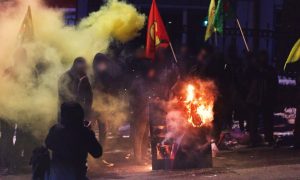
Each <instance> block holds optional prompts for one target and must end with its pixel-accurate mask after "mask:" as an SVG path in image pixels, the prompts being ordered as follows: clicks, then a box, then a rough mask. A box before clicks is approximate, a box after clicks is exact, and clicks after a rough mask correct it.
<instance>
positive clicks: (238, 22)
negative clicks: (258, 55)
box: [236, 18, 250, 52]
mask: <svg viewBox="0 0 300 180" xmlns="http://www.w3.org/2000/svg"><path fill="white" fill-rule="evenodd" d="M236 23H237V25H238V27H239V29H240V32H241V34H242V37H243V41H244V44H245V46H246V49H247V51H248V52H250V49H249V46H248V43H247V41H246V38H245V35H244V32H243V29H242V27H241V24H240V21H239V19H238V18H236Z"/></svg>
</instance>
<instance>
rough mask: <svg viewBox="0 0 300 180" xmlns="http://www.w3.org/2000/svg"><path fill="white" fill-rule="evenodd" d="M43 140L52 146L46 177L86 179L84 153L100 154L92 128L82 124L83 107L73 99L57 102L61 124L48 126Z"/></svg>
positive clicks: (73, 179)
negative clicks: (47, 132) (59, 103)
mask: <svg viewBox="0 0 300 180" xmlns="http://www.w3.org/2000/svg"><path fill="white" fill-rule="evenodd" d="M45 143H46V147H47V148H48V149H50V150H52V160H51V165H50V173H49V179H50V180H51V179H53V180H58V179H72V180H83V179H87V177H86V172H87V167H86V162H87V155H88V153H89V154H91V155H92V156H93V157H94V158H99V157H100V156H101V155H102V147H101V145H100V144H99V143H98V141H97V139H96V137H95V134H94V132H93V131H91V130H89V129H88V128H86V127H85V126H84V111H83V108H82V107H81V106H80V104H78V103H75V102H66V103H63V104H62V105H61V124H56V125H54V126H53V127H52V128H51V129H50V131H49V134H48V136H47V138H46V140H45ZM46 179H47V178H46Z"/></svg>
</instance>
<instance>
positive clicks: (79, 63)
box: [58, 57, 93, 121]
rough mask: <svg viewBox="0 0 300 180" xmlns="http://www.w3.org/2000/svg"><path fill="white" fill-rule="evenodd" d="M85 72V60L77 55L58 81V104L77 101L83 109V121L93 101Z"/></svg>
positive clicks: (86, 117)
mask: <svg viewBox="0 0 300 180" xmlns="http://www.w3.org/2000/svg"><path fill="white" fill-rule="evenodd" d="M86 72H87V63H86V60H85V59H84V58H83V57H78V58H76V59H75V60H74V63H73V66H72V67H71V69H70V70H68V71H67V72H65V73H64V74H63V75H62V76H61V77H60V79H59V83H58V95H59V103H60V105H61V104H62V103H64V102H71V101H75V102H78V103H79V104H80V105H81V106H82V107H83V109H84V113H85V121H87V120H88V117H89V115H90V112H91V108H92V103H93V92H92V88H91V84H90V81H89V78H88V76H87V73H86Z"/></svg>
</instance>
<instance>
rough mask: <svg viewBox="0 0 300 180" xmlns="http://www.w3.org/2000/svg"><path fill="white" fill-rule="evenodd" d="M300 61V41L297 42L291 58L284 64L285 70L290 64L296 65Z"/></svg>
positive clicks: (290, 55)
mask: <svg viewBox="0 0 300 180" xmlns="http://www.w3.org/2000/svg"><path fill="white" fill-rule="evenodd" d="M299 60H300V39H298V41H297V42H296V44H295V45H294V46H293V48H292V50H291V52H290V54H289V57H288V58H287V60H286V62H285V64H284V70H285V68H286V66H287V64H289V63H295V62H297V61H299Z"/></svg>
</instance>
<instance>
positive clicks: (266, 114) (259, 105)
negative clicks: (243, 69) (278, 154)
mask: <svg viewBox="0 0 300 180" xmlns="http://www.w3.org/2000/svg"><path fill="white" fill-rule="evenodd" d="M250 74H251V75H250V76H251V77H250V88H249V92H248V96H247V100H246V101H247V104H248V107H249V108H248V109H249V116H250V117H249V123H250V140H251V144H250V146H252V147H255V146H257V145H258V143H259V138H258V137H259V136H258V125H259V115H260V114H261V115H262V118H263V126H264V135H265V143H266V144H267V145H270V146H271V145H273V144H274V139H273V112H274V108H275V105H276V94H277V76H276V71H275V69H274V68H273V67H272V66H270V65H269V64H268V54H267V52H265V51H261V52H260V53H259V54H258V57H257V59H253V62H252V65H251V70H250Z"/></svg>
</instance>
